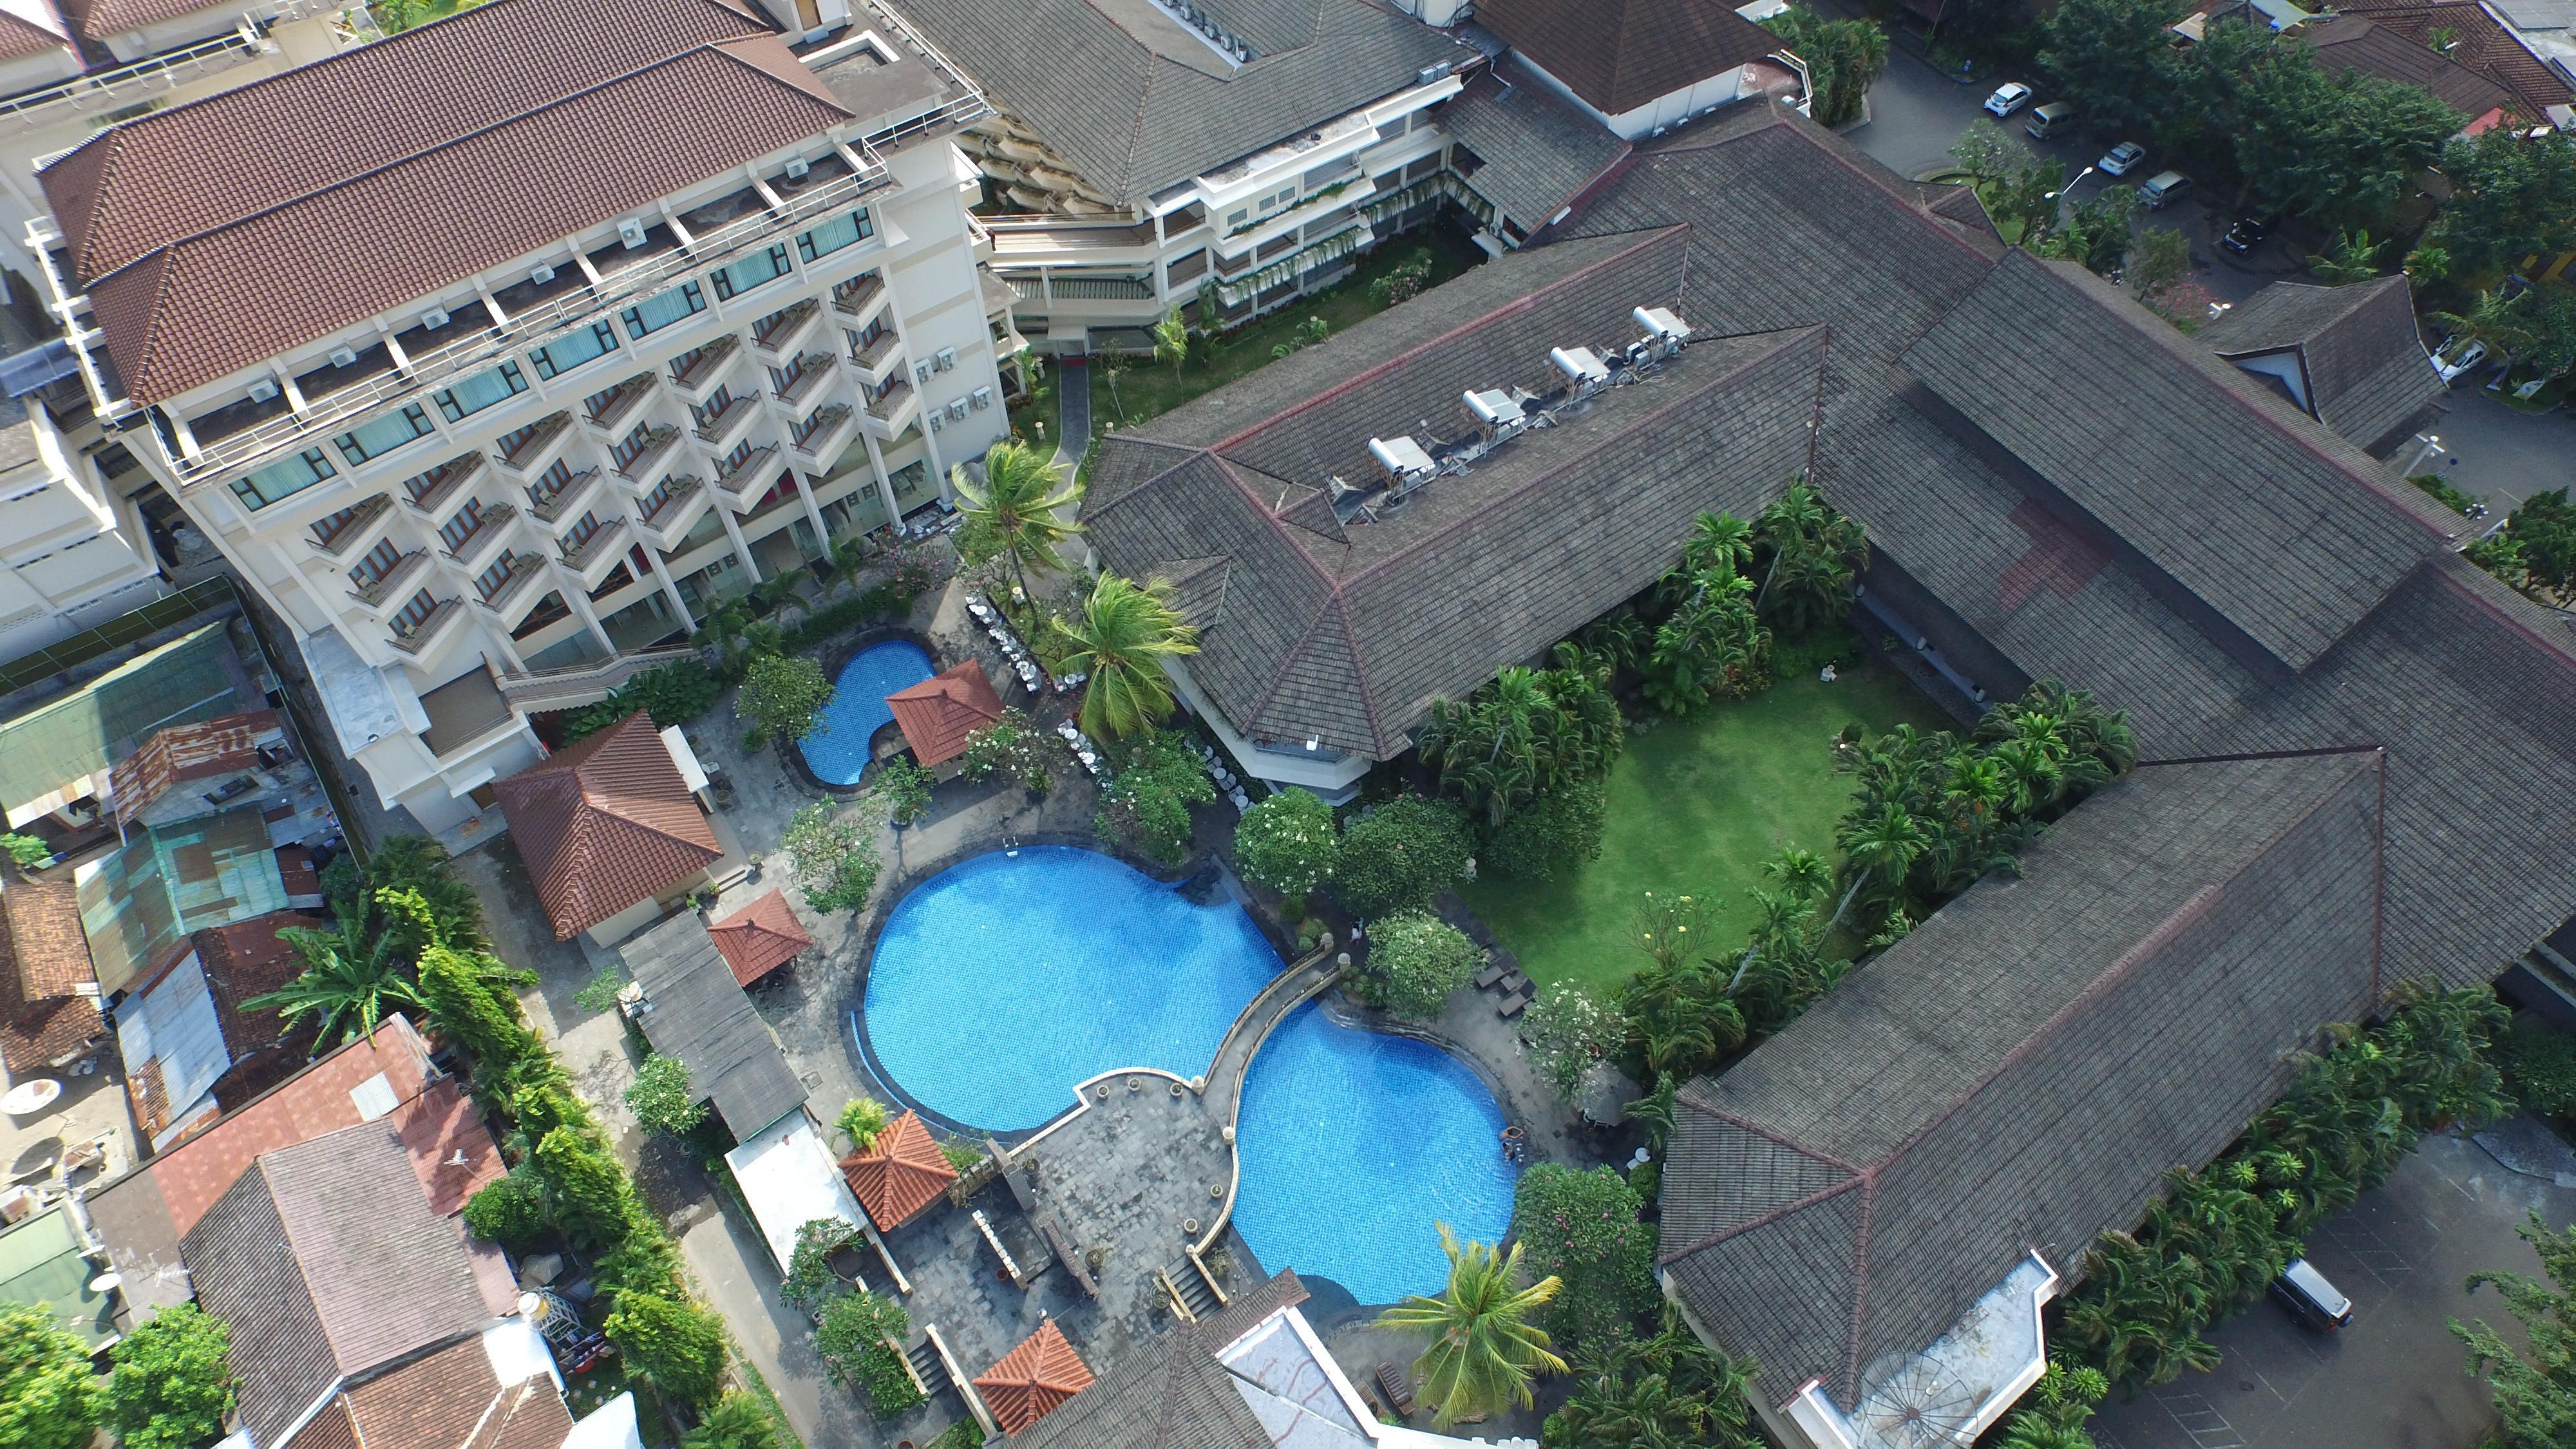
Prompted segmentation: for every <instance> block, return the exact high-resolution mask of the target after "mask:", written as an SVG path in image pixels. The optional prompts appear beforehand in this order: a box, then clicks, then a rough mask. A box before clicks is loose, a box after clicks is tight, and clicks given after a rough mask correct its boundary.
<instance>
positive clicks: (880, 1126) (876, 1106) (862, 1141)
mask: <svg viewBox="0 0 2576 1449" xmlns="http://www.w3.org/2000/svg"><path fill="white" fill-rule="evenodd" d="M886 1121H887V1118H886V1107H885V1103H883V1102H880V1101H878V1100H877V1099H876V1098H874V1097H853V1098H851V1099H850V1102H849V1105H848V1106H845V1107H843V1108H842V1109H841V1115H840V1118H839V1119H838V1120H837V1121H835V1122H834V1123H833V1124H832V1125H834V1126H836V1127H838V1128H840V1129H841V1131H842V1132H843V1133H845V1134H847V1135H848V1137H849V1139H850V1145H851V1146H853V1147H855V1148H857V1149H858V1150H859V1151H861V1152H865V1151H867V1150H868V1149H869V1148H871V1147H873V1146H875V1145H876V1141H877V1134H878V1133H880V1132H883V1131H884V1130H885V1128H886Z"/></svg>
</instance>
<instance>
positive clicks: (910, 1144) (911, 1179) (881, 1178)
mask: <svg viewBox="0 0 2576 1449" xmlns="http://www.w3.org/2000/svg"><path fill="white" fill-rule="evenodd" d="M841 1176H842V1177H844V1178H846V1179H847V1180H848V1181H849V1184H850V1191H851V1193H852V1194H853V1195H855V1196H856V1197H857V1198H858V1200H859V1206H861V1207H863V1208H865V1209H867V1211H868V1220H869V1221H870V1222H873V1223H875V1224H876V1225H877V1227H878V1229H879V1230H880V1231H883V1232H889V1233H890V1232H893V1231H894V1230H895V1229H896V1228H899V1227H901V1226H903V1225H904V1224H905V1223H908V1222H910V1221H912V1219H913V1218H914V1217H915V1216H916V1215H917V1214H919V1213H920V1211H921V1210H922V1209H923V1208H926V1207H928V1206H930V1205H931V1204H932V1203H933V1202H936V1201H938V1200H939V1195H940V1194H941V1193H943V1192H946V1191H947V1190H948V1184H950V1183H952V1182H955V1181H956V1180H957V1169H956V1168H954V1167H951V1166H949V1165H948V1155H947V1154H946V1153H944V1152H941V1151H940V1150H939V1144H938V1143H936V1142H933V1141H931V1140H930V1129H929V1128H928V1127H925V1126H923V1125H922V1122H921V1114H920V1113H918V1112H906V1113H904V1114H903V1115H902V1116H900V1117H897V1118H896V1119H894V1121H893V1122H892V1123H890V1124H888V1125H887V1127H886V1129H885V1130H884V1131H882V1132H879V1133H878V1134H877V1140H876V1142H875V1144H874V1145H873V1146H870V1147H869V1148H868V1149H867V1150H866V1151H864V1152H853V1153H851V1154H850V1155H849V1156H847V1157H844V1158H842V1159H841Z"/></svg>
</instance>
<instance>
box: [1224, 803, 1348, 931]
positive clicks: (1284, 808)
mask: <svg viewBox="0 0 2576 1449" xmlns="http://www.w3.org/2000/svg"><path fill="white" fill-rule="evenodd" d="M1341 845H1342V842H1341V837H1340V836H1339V835H1337V834H1335V833H1334V830H1333V807H1332V806H1330V805H1327V804H1325V803H1324V802H1323V800H1322V798H1321V797H1319V796H1317V795H1316V794H1315V793H1314V792H1313V791H1311V790H1300V789H1296V788H1293V787H1292V788H1289V789H1285V790H1281V791H1278V792H1277V793H1275V794H1273V795H1271V796H1270V797H1269V798H1268V799H1266V800H1263V801H1261V802H1260V803H1258V804H1256V805H1254V806H1253V807H1252V808H1251V809H1249V810H1246V811H1244V812H1243V818H1242V819H1241V820H1239V821H1237V822H1236V823H1235V827H1234V863H1235V865H1236V867H1237V868H1238V869H1240V870H1241V871H1242V872H1243V877H1244V879H1246V880H1248V881H1251V882H1252V883H1253V884H1255V885H1262V886H1268V887H1269V888H1270V889H1272V890H1274V891H1277V892H1279V894H1281V895H1283V896H1286V897H1287V898H1288V899H1289V900H1290V901H1292V902H1299V903H1302V902H1303V901H1304V900H1305V898H1306V897H1307V896H1309V895H1311V894H1313V893H1314V892H1315V891H1316V889H1318V888H1319V887H1321V886H1322V885H1323V884H1324V882H1326V881H1328V880H1331V879H1332V878H1333V862H1334V860H1335V858H1336V857H1338V856H1339V855H1340V854H1341Z"/></svg>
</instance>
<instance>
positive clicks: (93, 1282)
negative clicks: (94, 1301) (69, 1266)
mask: <svg viewBox="0 0 2576 1449" xmlns="http://www.w3.org/2000/svg"><path fill="white" fill-rule="evenodd" d="M124 1286H125V1275H124V1274H122V1273H119V1272H117V1271H116V1270H115V1269H113V1268H111V1269H109V1270H108V1271H106V1272H104V1273H101V1274H99V1275H98V1276H97V1277H95V1278H92V1279H90V1280H89V1291H91V1292H92V1293H113V1292H115V1291H116V1290H117V1289H119V1288H122V1287H124Z"/></svg>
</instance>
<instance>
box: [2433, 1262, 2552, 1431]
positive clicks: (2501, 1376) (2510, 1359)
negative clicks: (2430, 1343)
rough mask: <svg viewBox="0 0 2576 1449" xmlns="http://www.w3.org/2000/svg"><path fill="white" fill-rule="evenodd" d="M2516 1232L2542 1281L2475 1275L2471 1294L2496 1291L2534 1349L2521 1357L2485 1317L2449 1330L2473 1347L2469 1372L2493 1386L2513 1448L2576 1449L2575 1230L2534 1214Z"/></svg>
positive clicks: (2511, 1275) (2453, 1324)
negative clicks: (2535, 1256)
mask: <svg viewBox="0 0 2576 1449" xmlns="http://www.w3.org/2000/svg"><path fill="white" fill-rule="evenodd" d="M2517 1231H2519V1232H2520V1233H2521V1234H2522V1237H2523V1240H2524V1241H2526V1242H2528V1243H2530V1244H2531V1245H2532V1247H2534V1248H2536V1249H2538V1250H2539V1252H2540V1269H2541V1275H2542V1276H2540V1277H2538V1278H2528V1277H2525V1276H2523V1275H2522V1274H2520V1273H2474V1274H2471V1275H2470V1277H2469V1291H2470V1292H2472V1293H2474V1292H2476V1291H2477V1290H2478V1289H2480V1288H2493V1289H2494V1290H2496V1293H2497V1294H2498V1295H2499V1296H2500V1297H2502V1298H2503V1299H2504V1307H2505V1312H2507V1313H2509V1314H2511V1315H2512V1316H2513V1318H2514V1320H2515V1321H2516V1322H2518V1323H2520V1324H2521V1325H2522V1329H2523V1335H2524V1338H2525V1340H2526V1341H2527V1342H2528V1343H2529V1344H2530V1347H2528V1348H2526V1349H2524V1350H2522V1351H2520V1352H2516V1351H2515V1349H2514V1346H2513V1344H2512V1343H2511V1342H2509V1341H2508V1340H2507V1339H2506V1338H2505V1336H2504V1335H2503V1334H2501V1333H2498V1332H2496V1330H2495V1329H2493V1328H2491V1327H2489V1326H2488V1324H2487V1322H2486V1320H2484V1319H2480V1320H2478V1322H2477V1324H2476V1326H2474V1327H2470V1326H2466V1325H2463V1324H2462V1323H2461V1322H2460V1321H2459V1320H2458V1319H2453V1320H2451V1332H2453V1333H2454V1334H2457V1335H2458V1336H2459V1339H2460V1342H2462V1343H2464V1344H2466V1345H2468V1349H2469V1372H2470V1373H2472V1374H2476V1375H2478V1376H2480V1377H2482V1378H2484V1379H2485V1380H2486V1381H2487V1382H2488V1384H2489V1385H2491V1386H2492V1387H2493V1389H2494V1391H2495V1406H2496V1414H2497V1416H2498V1417H2500V1418H2501V1419H2503V1420H2504V1430H2505V1434H2506V1436H2507V1437H2508V1438H2509V1439H2510V1440H2511V1441H2512V1443H2513V1445H2514V1449H2559V1446H2563V1445H2567V1444H2571V1443H2576V1228H2571V1229H2569V1230H2568V1231H2566V1232H2552V1231H2551V1230H2550V1228H2549V1224H2548V1223H2546V1222H2544V1221H2542V1219H2541V1216H2540V1214H2538V1213H2533V1214H2532V1215H2531V1221H2530V1222H2528V1223H2526V1224H2524V1225H2523V1226H2522V1227H2521V1228H2520V1229H2518V1230H2517Z"/></svg>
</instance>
